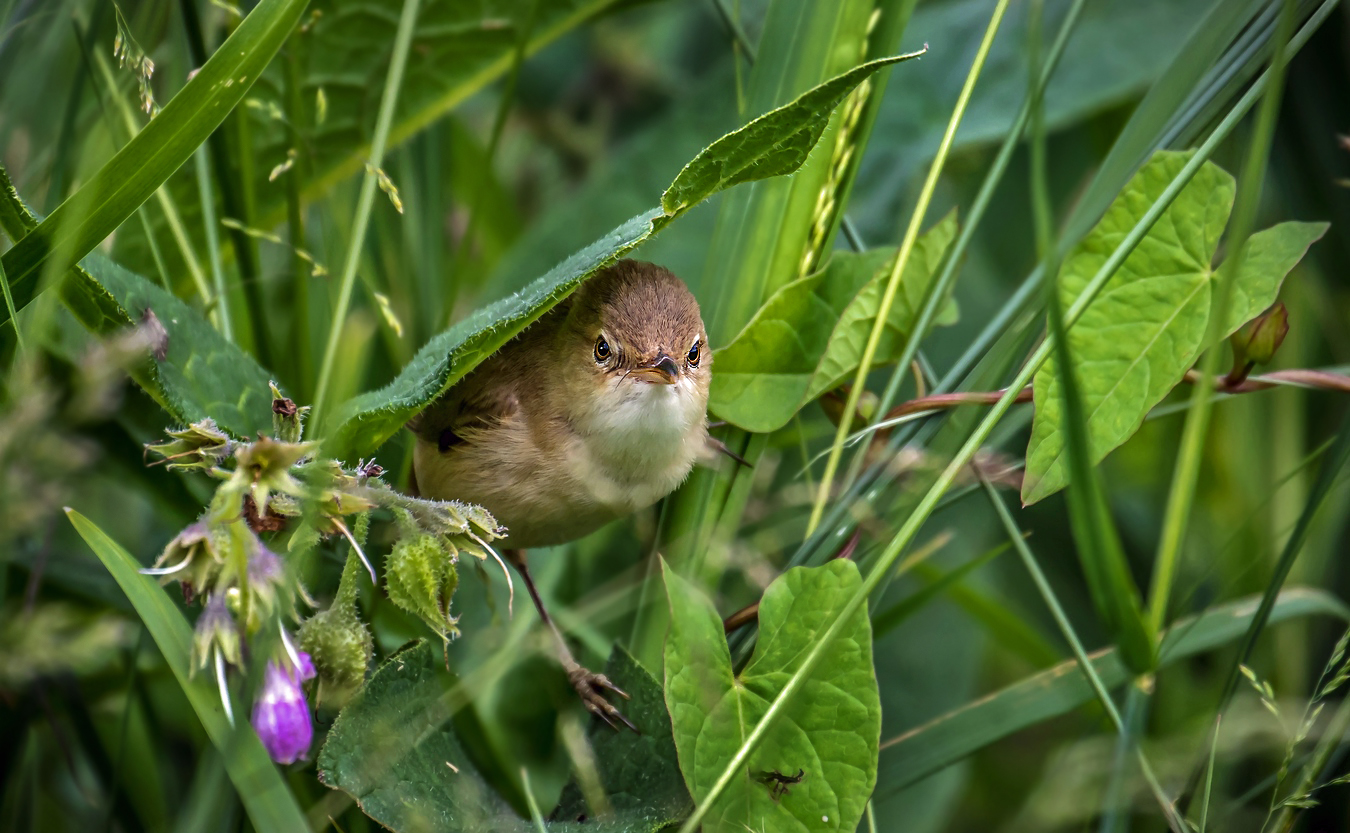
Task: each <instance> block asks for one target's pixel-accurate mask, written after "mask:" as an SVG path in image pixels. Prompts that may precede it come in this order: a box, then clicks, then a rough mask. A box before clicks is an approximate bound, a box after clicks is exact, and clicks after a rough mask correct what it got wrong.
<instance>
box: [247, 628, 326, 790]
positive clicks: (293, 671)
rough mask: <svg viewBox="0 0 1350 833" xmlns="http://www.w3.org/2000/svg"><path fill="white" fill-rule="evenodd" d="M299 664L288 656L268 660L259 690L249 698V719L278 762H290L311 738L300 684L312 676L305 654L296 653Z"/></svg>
mask: <svg viewBox="0 0 1350 833" xmlns="http://www.w3.org/2000/svg"><path fill="white" fill-rule="evenodd" d="M297 659H299V661H300V664H299V666H298V667H296V666H293V665H292V664H291V662H290V660H289V659H287V658H285V657H283V658H282V659H281V660H280V661H278V660H271V661H269V662H268V663H267V670H266V671H265V672H264V674H263V687H262V691H260V692H259V693H258V699H257V700H255V701H254V702H253V717H252V720H251V721H250V722H251V723H252V724H253V729H254V731H256V732H257V733H258V739H259V740H261V741H262V744H263V747H264V748H265V749H266V750H267V754H269V755H271V756H272V760H274V761H276V762H277V763H279V764H293V763H295V762H296V761H298V760H300V759H301V758H304V757H305V756H306V755H307V754H308V753H309V745H310V744H311V743H312V742H313V741H314V723H313V721H312V720H311V718H310V713H309V703H308V702H306V700H305V692H304V689H302V688H301V687H300V684H301V683H303V682H304V681H305V680H308V679H310V678H311V677H313V676H314V665H313V663H312V662H311V661H310V658H309V654H306V653H305V652H303V651H301V652H300V653H299V654H298V655H297Z"/></svg>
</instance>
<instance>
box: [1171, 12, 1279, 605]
mask: <svg viewBox="0 0 1350 833" xmlns="http://www.w3.org/2000/svg"><path fill="white" fill-rule="evenodd" d="M1297 5H1298V4H1297V3H1296V2H1295V0H1284V8H1283V10H1282V11H1281V14H1280V26H1279V31H1278V33H1277V34H1276V42H1275V55H1274V57H1273V58H1272V59H1271V67H1270V70H1269V72H1268V73H1267V75H1268V77H1269V78H1270V81H1269V83H1268V84H1267V85H1266V93H1265V96H1264V97H1263V98H1262V100H1261V109H1260V110H1259V111H1258V113H1257V116H1256V130H1255V132H1254V133H1253V134H1252V138H1251V143H1250V144H1249V145H1248V148H1247V158H1246V160H1245V161H1244V163H1243V167H1242V176H1241V177H1240V178H1239V180H1238V194H1237V204H1236V206H1235V208H1234V210H1233V221H1232V229H1233V230H1232V233H1231V235H1230V238H1229V245H1228V250H1229V251H1230V252H1232V254H1231V255H1229V257H1228V258H1227V259H1226V260H1225V261H1224V263H1223V265H1222V266H1221V267H1219V276H1218V287H1217V292H1216V294H1215V296H1214V306H1213V308H1212V309H1211V311H1210V317H1209V332H1208V334H1207V335H1206V337H1205V343H1206V349H1205V351H1204V354H1203V358H1202V359H1201V360H1200V380H1199V383H1198V384H1196V385H1195V386H1194V388H1193V389H1192V391H1191V408H1190V410H1189V411H1188V412H1187V414H1186V424H1185V427H1184V428H1183V429H1182V434H1181V448H1180V450H1179V451H1178V453H1177V462H1176V467H1175V469H1174V470H1173V474H1172V488H1171V490H1170V491H1169V493H1168V496H1167V509H1166V512H1165V514H1164V516H1163V529H1162V535H1161V537H1160V540H1159V542H1158V554H1157V557H1156V558H1155V559H1154V567H1153V586H1152V588H1151V590H1150V592H1149V609H1148V615H1149V623H1150V625H1151V626H1152V627H1153V629H1154V630H1156V629H1158V628H1159V627H1161V626H1162V622H1163V619H1164V618H1165V617H1166V615H1167V602H1168V598H1169V597H1170V596H1171V593H1172V583H1173V581H1175V577H1176V571H1177V562H1178V560H1179V559H1180V556H1181V546H1182V542H1183V539H1184V538H1185V536H1186V528H1187V526H1188V522H1189V519H1190V515H1191V504H1192V503H1193V502H1194V500H1195V489H1196V486H1197V484H1198V482H1199V478H1200V463H1201V460H1202V458H1203V457H1204V451H1205V436H1206V434H1207V433H1208V431H1209V417H1210V413H1211V412H1212V410H1213V407H1214V400H1213V398H1212V397H1211V396H1210V394H1211V393H1213V391H1214V378H1215V373H1216V372H1217V371H1218V369H1219V357H1220V355H1221V354H1222V353H1223V352H1224V351H1223V350H1222V349H1220V344H1219V342H1220V340H1221V339H1222V337H1223V328H1224V322H1226V321H1227V320H1228V309H1229V307H1230V306H1231V304H1232V298H1233V284H1234V282H1235V279H1236V276H1237V273H1238V271H1239V269H1240V268H1241V266H1242V260H1243V256H1244V254H1245V251H1244V250H1245V248H1246V245H1247V238H1248V237H1249V236H1251V233H1252V230H1253V228H1254V226H1255V223H1256V209H1257V205H1258V203H1259V202H1260V199H1261V185H1262V182H1263V181H1264V180H1265V175H1266V163H1267V160H1268V158H1269V155H1270V144H1271V141H1272V139H1273V138H1274V135H1275V119H1276V116H1277V115H1278V114H1279V110H1280V98H1281V93H1282V91H1283V88H1284V72H1285V65H1286V62H1287V55H1286V50H1287V46H1288V42H1289V38H1290V36H1291V35H1292V34H1293V31H1294V12H1295V9H1296V8H1297Z"/></svg>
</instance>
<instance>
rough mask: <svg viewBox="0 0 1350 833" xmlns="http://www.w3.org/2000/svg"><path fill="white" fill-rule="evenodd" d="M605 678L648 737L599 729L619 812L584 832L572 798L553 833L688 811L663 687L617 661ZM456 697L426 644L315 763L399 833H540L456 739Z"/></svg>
mask: <svg viewBox="0 0 1350 833" xmlns="http://www.w3.org/2000/svg"><path fill="white" fill-rule="evenodd" d="M607 673H610V674H612V675H613V676H612V679H613V680H614V682H615V684H616V685H618V686H620V687H621V688H623V689H624V690H625V691H628V692H630V693H632V694H633V697H634V699H633V700H632V701H629V702H627V703H625V710H624V713H625V714H626V715H627V716H628V717H629V719H631V720H632V721H633V722H634V723H635V724H636V725H637V726H638V728H639V729H641V730H642V734H641V735H633V734H632V733H628V732H626V733H625V734H622V735H616V734H614V733H613V732H612V730H610V729H609V728H608V727H603V730H604V731H605V732H609V733H610V737H609V739H608V741H605V740H602V739H601V737H602V736H601V735H597V736H596V737H595V742H596V744H597V745H596V753H597V756H596V758H597V763H598V765H599V771H600V777H601V781H602V783H603V784H604V786H605V789H606V791H607V792H608V793H609V797H610V801H611V804H612V806H613V808H614V810H615V813H614V815H613V816H611V817H609V818H607V819H590V820H589V821H587V822H586V823H585V824H579V823H577V821H576V816H577V815H578V814H581V813H583V812H584V811H585V805H584V803H582V802H581V799H580V796H579V794H577V793H576V791H575V789H574V788H573V791H572V792H565V793H564V795H563V806H562V808H560V809H562V810H565V811H566V812H560V813H558V814H557V815H558V818H559V820H558V821H554V822H549V824H548V825H547V826H548V829H549V830H551V831H582V832H583V833H584V831H597V833H649V832H651V831H656V830H660V829H662V828H664V827H666V826H667V825H669V824H670V823H672V822H674V821H677V820H678V819H679V818H680V817H681V815H683V814H684V813H685V812H687V811H688V809H689V807H688V804H689V798H688V794H687V793H684V788H683V785H682V784H681V783H680V780H679V773H678V770H676V769H675V763H674V760H675V751H674V748H673V746H672V742H671V737H670V718H669V716H668V715H667V714H666V708H665V703H664V702H662V700H661V690H660V687H659V686H658V685H657V683H656V681H655V680H654V679H652V677H651V675H650V674H648V673H647V672H646V671H645V670H643V669H642V668H641V667H640V666H638V665H637V664H636V663H635V662H633V661H632V659H631V658H629V657H627V655H626V654H623V653H622V651H619V650H616V652H615V654H614V656H612V657H611V658H610V664H609V666H608V668H607ZM457 686H458V681H457V679H456V678H455V676H454V675H453V674H451V673H450V672H448V671H446V670H445V665H444V660H443V658H442V655H441V647H440V646H439V645H432V644H431V643H427V642H421V641H419V642H416V643H413V644H412V645H410V646H408V647H405V648H404V649H402V650H400V651H399V652H398V653H396V654H394V655H393V656H391V657H390V658H389V660H388V661H386V662H385V663H384V665H382V666H380V668H379V670H378V671H376V672H375V674H374V676H372V677H371V678H370V680H369V681H367V683H366V685H365V688H363V689H362V691H361V693H360V694H359V695H358V696H357V698H356V699H355V700H353V701H352V702H351V703H350V704H349V705H348V706H347V707H346V708H345V709H343V710H342V713H341V714H339V715H338V718H337V721H336V722H335V723H334V724H333V728H332V729H331V730H330V731H329V733H328V739H327V741H325V743H324V746H323V750H322V751H321V752H320V753H319V778H320V780H322V781H323V782H324V783H325V784H327V785H328V786H330V787H333V788H335V789H340V790H343V791H345V792H347V793H349V794H350V795H351V796H352V797H353V798H355V799H356V802H357V804H359V805H360V807H361V809H362V810H363V811H364V812H365V813H366V815H368V816H370V817H371V818H373V819H375V820H376V821H378V822H379V823H380V824H383V825H384V826H385V827H388V828H389V829H390V830H393V831H396V833H419V832H420V831H433V830H455V831H463V833H498V831H501V833H515V831H519V833H526V831H531V832H532V831H534V830H535V828H534V825H532V824H531V823H530V822H529V821H527V820H526V819H524V818H521V817H520V816H519V815H518V814H516V812H515V811H513V810H512V809H511V807H510V806H508V805H507V803H506V802H505V801H504V800H503V799H502V798H501V797H500V796H498V795H497V794H496V793H495V792H494V791H493V790H492V788H491V787H490V786H489V785H488V782H487V781H486V780H485V779H484V778H483V777H482V775H481V774H479V772H478V771H477V770H476V769H475V768H474V765H473V763H472V761H471V758H470V753H469V751H468V749H467V748H466V743H465V742H464V741H463V740H462V739H461V738H460V736H459V735H458V734H457V732H456V728H457V726H462V725H463V724H462V723H460V722H458V717H457V710H456V708H455V704H454V702H453V701H452V698H454V697H455V696H456V692H455V690H456V687H457ZM451 765H453V768H452V766H451ZM456 770H457V771H456Z"/></svg>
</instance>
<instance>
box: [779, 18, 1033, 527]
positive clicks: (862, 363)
mask: <svg viewBox="0 0 1350 833" xmlns="http://www.w3.org/2000/svg"><path fill="white" fill-rule="evenodd" d="M1007 11H1008V0H999V3H998V5H997V6H995V7H994V13H993V16H991V17H990V19H989V25H988V26H987V27H986V28H985V31H984V38H983V40H981V41H980V48H979V50H978V51H977V52H976V53H975V60H974V61H973V62H972V63H971V65H970V71H969V72H968V73H966V82H965V84H964V85H963V86H962V87H961V94H960V96H958V97H957V99H956V107H955V108H954V109H953V110H952V115H951V118H950V119H949V120H948V122H947V130H946V132H945V133H943V135H942V142H941V144H939V145H938V150H937V154H936V156H934V157H933V165H932V167H931V168H929V170H928V178H927V179H926V180H925V181H924V184H923V189H922V190H921V191H920V192H919V199H918V202H917V203H916V204H915V206H914V213H913V214H912V215H911V216H910V220H909V227H908V228H907V229H906V230H905V236H904V238H903V239H902V240H901V241H900V249H899V251H897V252H896V255H895V262H894V263H893V264H892V265H891V274H890V277H889V278H888V279H887V281H886V291H885V292H884V293H883V294H882V296H881V304H880V305H879V306H878V307H877V316H876V323H875V324H873V325H872V332H871V334H870V335H869V336H868V338H867V344H866V346H865V347H864V348H863V354H862V358H861V359H860V360H859V362H858V372H857V374H856V375H855V377H854V381H853V387H852V388H851V389H850V390H849V393H848V403H847V404H846V405H845V406H844V413H846V414H853V413H856V412H857V410H858V400H859V398H860V397H861V396H862V392H863V389H864V388H865V387H866V384H867V374H868V373H869V372H871V370H872V362H873V361H874V360H875V359H876V354H877V346H878V345H879V344H880V343H881V335H882V333H884V332H885V331H886V321H887V320H888V319H889V317H890V314H891V307H892V306H893V305H894V304H895V295H896V293H897V292H898V291H899V289H900V276H901V275H902V274H904V271H905V266H906V265H907V264H908V263H909V256H910V253H911V252H913V250H914V243H915V241H916V240H918V238H919V229H920V228H921V227H922V226H923V221H924V217H925V216H926V215H927V214H928V204H929V203H930V202H932V199H933V192H934V191H935V190H936V189H937V181H938V177H940V176H941V175H942V169H943V168H944V167H945V166H946V163H947V154H948V153H950V152H951V148H952V143H953V142H954V141H955V140H956V129H957V128H958V127H960V126H961V119H962V117H963V116H965V113H966V105H968V104H969V103H970V96H971V93H973V92H974V90H975V82H976V81H978V80H979V78H980V72H981V70H983V69H984V62H985V59H986V58H988V57H989V49H990V47H991V46H993V44H994V36H995V35H997V34H998V30H999V26H1000V25H1001V24H1002V23H1003V17H1004V14H1005V13H1006V12H1007ZM918 335H919V331H918V330H915V331H914V333H913V334H912V335H911V337H910V340H911V341H915V342H917V339H918ZM905 364H906V365H908V362H906V363H905ZM850 422H851V420H841V421H840V423H839V428H838V430H836V431H835V435H834V445H833V446H832V447H831V448H830V456H829V457H828V458H827V459H826V460H825V472H824V474H822V475H821V478H820V487H819V489H818V490H817V492H816V500H815V503H814V504H812V506H811V517H810V519H809V520H808V521H807V523H806V534H807V535H808V536H809V535H810V534H811V533H812V532H815V530H816V527H817V526H818V525H819V524H820V518H821V516H822V515H823V514H824V512H825V504H826V503H827V502H828V501H829V498H830V487H831V485H832V484H833V482H834V475H835V472H836V471H837V470H838V468H839V458H840V455H842V454H843V452H844V440H845V439H846V438H847V437H848V429H849V425H850Z"/></svg>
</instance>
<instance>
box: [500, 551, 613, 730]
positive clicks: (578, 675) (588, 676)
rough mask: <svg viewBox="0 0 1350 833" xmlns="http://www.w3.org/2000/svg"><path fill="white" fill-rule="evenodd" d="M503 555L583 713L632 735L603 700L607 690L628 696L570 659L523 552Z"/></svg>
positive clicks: (573, 659)
mask: <svg viewBox="0 0 1350 833" xmlns="http://www.w3.org/2000/svg"><path fill="white" fill-rule="evenodd" d="M504 554H505V556H506V560H507V561H510V562H511V566H513V567H515V568H516V572H518V573H520V577H521V578H523V579H525V588H526V589H527V590H529V591H530V598H531V599H533V600H534V609H535V610H537V611H539V618H540V619H542V620H543V621H544V624H545V625H548V628H549V630H550V631H552V632H553V641H554V642H555V643H556V644H557V647H558V662H559V663H561V664H562V667H563V671H565V672H567V680H568V682H570V683H571V684H572V688H574V689H576V692H577V694H578V695H580V697H581V702H582V704H583V705H585V706H586V710H587V711H589V712H590V713H591V714H594V715H596V716H597V717H599V718H600V719H601V720H603V721H605V722H606V723H608V724H609V726H610V728H611V729H618V728H619V727H618V725H617V724H616V723H615V721H618V722H619V723H622V724H623V725H625V726H627V727H628V728H629V729H632V730H633V731H634V732H636V731H637V730H638V728H637V727H636V726H634V725H633V724H632V723H631V722H630V721H629V720H628V718H626V717H624V716H623V714H622V713H621V712H620V711H619V710H618V709H616V708H615V707H614V705H613V704H612V703H610V702H609V701H608V700H606V699H605V694H606V692H610V691H612V692H614V693H615V694H617V695H619V696H620V697H622V698H623V699H625V700H627V699H628V694H627V693H626V692H624V690H623V689H621V688H619V687H618V686H616V685H614V683H612V682H610V681H609V678H608V677H606V676H605V675H604V674H596V673H594V672H593V671H591V670H590V669H588V668H585V667H583V666H582V665H581V663H579V662H577V661H576V658H575V657H573V656H572V651H571V649H569V648H568V647H567V641H566V640H564V639H563V635H562V631H560V630H558V626H557V625H555V624H554V623H553V617H552V616H549V615H548V610H547V609H546V608H545V607H544V600H543V599H541V598H539V589H538V588H537V587H535V586H534V578H533V577H532V576H531V575H530V568H529V565H528V564H527V563H526V562H525V551H524V550H506V551H505V553H504Z"/></svg>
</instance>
